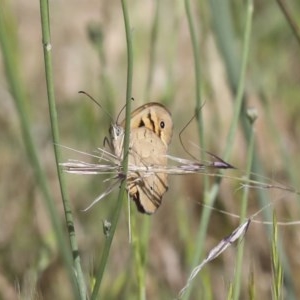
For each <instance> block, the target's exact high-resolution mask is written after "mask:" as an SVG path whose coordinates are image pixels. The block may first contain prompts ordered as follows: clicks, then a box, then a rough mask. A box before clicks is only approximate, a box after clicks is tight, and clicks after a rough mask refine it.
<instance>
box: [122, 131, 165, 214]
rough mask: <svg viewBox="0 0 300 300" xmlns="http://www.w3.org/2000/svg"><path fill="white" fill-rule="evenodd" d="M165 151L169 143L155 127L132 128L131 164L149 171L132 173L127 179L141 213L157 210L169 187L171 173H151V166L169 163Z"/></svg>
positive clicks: (160, 166) (130, 192) (131, 193)
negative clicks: (151, 128)
mask: <svg viewBox="0 0 300 300" xmlns="http://www.w3.org/2000/svg"><path fill="white" fill-rule="evenodd" d="M166 154H167V146H166V145H165V144H164V143H163V142H162V141H161V139H160V138H159V137H158V136H157V135H156V134H155V133H154V132H153V131H152V130H149V129H148V128H145V127H140V128H136V129H133V130H132V131H131V136H130V150H129V164H132V165H134V166H143V167H148V168H149V171H146V172H144V171H137V172H133V173H131V174H130V175H129V176H128V178H127V188H128V191H129V194H130V196H131V198H132V199H133V200H134V201H135V203H136V205H137V208H138V210H139V211H140V212H143V213H147V214H152V213H154V212H155V211H156V210H157V208H158V207H159V206H160V204H161V202H162V197H163V194H164V193H165V192H166V191H167V190H168V181H167V177H168V175H167V174H166V173H164V172H162V173H160V172H151V168H155V167H159V168H162V167H163V166H166V165H167V157H166Z"/></svg>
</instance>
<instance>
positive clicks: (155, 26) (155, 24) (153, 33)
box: [145, 0, 161, 101]
mask: <svg viewBox="0 0 300 300" xmlns="http://www.w3.org/2000/svg"><path fill="white" fill-rule="evenodd" d="M160 4H161V1H160V0H156V2H155V5H156V6H155V14H154V20H153V25H152V30H151V37H150V47H149V66H148V75H147V82H146V89H145V100H146V101H148V99H149V97H150V91H151V87H152V81H153V74H154V65H155V46H156V43H157V35H158V34H157V33H158V28H159V11H160V10H159V8H160Z"/></svg>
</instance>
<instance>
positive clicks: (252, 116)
mask: <svg viewBox="0 0 300 300" xmlns="http://www.w3.org/2000/svg"><path fill="white" fill-rule="evenodd" d="M248 119H249V120H250V124H251V129H252V130H251V136H250V140H249V144H248V155H247V167H246V174H245V180H247V179H249V178H250V174H251V168H252V162H253V153H254V142H255V134H254V127H253V126H254V122H255V120H256V111H252V110H251V111H250V110H249V111H248ZM248 194H249V188H248V187H246V188H244V192H243V197H242V202H241V210H240V224H242V223H243V222H244V221H245V219H246V217H247V215H246V214H247V206H248ZM244 243H245V239H244V238H243V239H242V240H241V241H240V243H239V245H238V251H237V260H236V262H237V263H236V269H235V274H234V277H235V278H234V280H233V297H232V298H230V299H240V290H241V285H242V282H241V279H242V266H243V254H244Z"/></svg>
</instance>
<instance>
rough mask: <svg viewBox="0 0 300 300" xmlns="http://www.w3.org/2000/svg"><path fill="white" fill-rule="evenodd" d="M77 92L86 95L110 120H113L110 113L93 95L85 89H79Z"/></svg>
mask: <svg viewBox="0 0 300 300" xmlns="http://www.w3.org/2000/svg"><path fill="white" fill-rule="evenodd" d="M78 94H84V95H86V96H88V97H89V98H90V99H91V100H92V101H93V102H94V103H95V104H96V105H98V106H99V107H100V108H101V109H102V110H103V111H104V112H105V113H106V114H107V115H108V116H109V118H110V119H111V121H113V117H112V116H111V115H110V113H109V112H108V111H107V110H105V109H104V108H103V107H102V105H101V104H100V103H99V102H98V101H97V100H96V99H95V98H94V97H92V96H91V95H90V94H88V93H87V92H85V91H79V92H78Z"/></svg>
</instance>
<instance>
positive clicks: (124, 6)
mask: <svg viewBox="0 0 300 300" xmlns="http://www.w3.org/2000/svg"><path fill="white" fill-rule="evenodd" d="M121 3H122V10H123V17H124V25H125V33H126V44H127V88H126V114H125V115H126V125H125V137H124V152H123V153H128V149H129V134H130V114H131V90H132V74H133V54H132V36H131V27H130V21H129V16H128V11H127V4H126V1H125V0H121ZM122 167H123V170H124V173H125V174H126V173H127V170H128V155H124V159H123V162H122ZM125 189H126V180H123V181H122V184H121V187H120V191H119V195H118V200H117V203H116V207H115V209H114V213H113V216H112V223H111V229H110V234H109V235H108V236H107V238H106V240H105V245H104V248H103V252H102V256H101V261H100V266H99V269H98V271H97V274H96V282H95V286H94V288H93V292H92V296H91V300H95V299H97V296H98V292H99V289H100V285H101V282H102V278H103V274H104V271H105V267H106V264H107V260H108V256H109V251H110V247H111V244H112V240H113V237H114V234H115V231H116V228H117V224H118V220H119V216H120V212H121V209H122V205H123V198H124V194H125Z"/></svg>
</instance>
